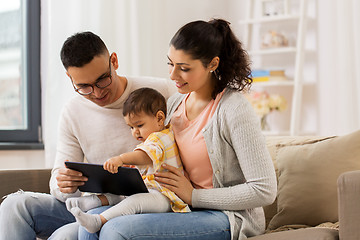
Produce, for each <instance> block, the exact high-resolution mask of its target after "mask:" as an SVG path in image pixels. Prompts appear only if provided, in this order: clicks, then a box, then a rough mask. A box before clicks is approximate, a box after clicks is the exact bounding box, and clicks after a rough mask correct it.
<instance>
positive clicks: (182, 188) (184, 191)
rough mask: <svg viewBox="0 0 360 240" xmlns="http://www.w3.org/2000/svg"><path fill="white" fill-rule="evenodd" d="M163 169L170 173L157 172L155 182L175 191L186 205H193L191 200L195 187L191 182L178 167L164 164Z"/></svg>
mask: <svg viewBox="0 0 360 240" xmlns="http://www.w3.org/2000/svg"><path fill="white" fill-rule="evenodd" d="M162 167H163V168H165V169H167V170H168V172H156V173H155V180H156V181H158V182H159V183H160V184H161V186H164V187H166V188H167V189H169V190H170V191H173V192H174V193H175V194H176V195H178V196H179V198H181V200H183V201H184V202H185V203H187V204H189V205H192V202H191V198H192V191H193V190H194V187H193V186H192V185H191V182H190V181H189V180H188V179H187V178H186V177H185V176H184V174H183V173H182V172H181V171H180V170H179V169H177V168H176V167H173V166H170V165H168V164H163V165H162Z"/></svg>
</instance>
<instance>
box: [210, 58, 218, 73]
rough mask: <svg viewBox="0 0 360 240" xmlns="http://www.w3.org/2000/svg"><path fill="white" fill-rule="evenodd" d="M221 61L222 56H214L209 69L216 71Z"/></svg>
mask: <svg viewBox="0 0 360 240" xmlns="http://www.w3.org/2000/svg"><path fill="white" fill-rule="evenodd" d="M219 62H220V58H219V57H217V56H216V57H214V58H213V59H212V60H211V62H210V63H209V70H210V71H215V70H216V69H217V68H218V67H219Z"/></svg>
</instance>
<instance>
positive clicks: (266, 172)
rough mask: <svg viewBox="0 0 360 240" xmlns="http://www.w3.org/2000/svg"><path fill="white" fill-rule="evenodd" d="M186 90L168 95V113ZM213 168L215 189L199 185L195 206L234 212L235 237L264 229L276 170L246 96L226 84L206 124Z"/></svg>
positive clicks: (195, 193) (170, 114)
mask: <svg viewBox="0 0 360 240" xmlns="http://www.w3.org/2000/svg"><path fill="white" fill-rule="evenodd" d="M185 96H186V95H184V94H179V93H177V94H175V95H173V96H172V97H170V98H169V100H168V113H169V114H168V119H167V122H169V121H170V118H171V116H172V114H173V113H174V111H175V110H176V109H177V107H178V106H179V104H180V103H181V101H182V100H183V99H184V97H185ZM203 135H204V139H205V142H206V147H207V151H208V154H209V157H210V162H211V165H212V169H213V186H214V188H213V189H195V190H194V191H193V194H192V206H193V207H196V208H207V209H217V210H221V211H223V212H224V213H225V214H226V215H227V216H228V218H229V221H230V226H231V236H232V237H231V239H239V240H243V239H246V238H248V237H251V236H255V235H258V234H261V233H263V231H264V229H265V217H264V212H263V209H262V206H266V205H269V204H271V203H272V202H273V201H274V200H275V197H276V176H275V170H274V166H273V163H272V160H271V157H270V154H269V152H268V150H267V148H266V144H265V138H264V136H263V135H262V133H261V130H260V124H259V119H258V117H257V116H256V115H255V113H254V110H253V109H252V106H251V105H250V103H249V102H248V101H247V100H246V99H245V97H244V96H243V95H242V94H241V93H240V92H237V91H233V90H230V89H226V90H225V93H224V95H223V96H222V98H221V100H220V102H219V105H218V107H217V109H216V111H215V113H214V115H213V117H212V118H211V120H210V121H209V123H208V124H207V125H206V126H205V128H204V129H203Z"/></svg>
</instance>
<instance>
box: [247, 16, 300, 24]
mask: <svg viewBox="0 0 360 240" xmlns="http://www.w3.org/2000/svg"><path fill="white" fill-rule="evenodd" d="M298 20H299V16H293V15H278V16H270V17H261V18H254V19H248V20H244V21H240V24H258V23H272V22H280V21H298Z"/></svg>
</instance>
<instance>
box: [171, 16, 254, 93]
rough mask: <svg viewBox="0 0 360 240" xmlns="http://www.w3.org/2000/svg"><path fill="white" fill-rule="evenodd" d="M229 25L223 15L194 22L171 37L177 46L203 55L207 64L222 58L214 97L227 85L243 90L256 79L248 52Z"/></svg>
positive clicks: (197, 56)
mask: <svg viewBox="0 0 360 240" xmlns="http://www.w3.org/2000/svg"><path fill="white" fill-rule="evenodd" d="M229 25H230V23H229V22H227V21H225V20H223V19H212V20H210V21H209V22H205V21H194V22H190V23H188V24H186V25H184V26H183V27H182V28H180V29H179V30H178V31H177V32H176V34H175V35H174V37H173V38H172V39H171V41H170V45H172V46H173V47H174V48H175V49H177V50H182V51H184V52H185V53H187V54H190V55H191V56H192V58H193V59H199V60H200V61H201V62H202V64H203V65H204V66H205V67H208V65H209V63H210V62H211V60H212V59H213V58H214V57H219V58H220V62H219V66H218V68H217V69H216V71H215V72H214V76H215V77H214V79H215V88H214V91H213V93H212V97H213V98H215V97H216V95H217V94H218V93H220V92H222V91H223V90H224V88H226V87H228V88H231V89H234V90H237V91H242V90H243V89H245V88H249V87H250V85H251V83H252V78H251V69H250V61H249V57H248V54H247V52H246V51H245V50H244V49H243V48H242V44H241V42H240V41H239V40H238V39H237V37H236V36H235V34H234V33H233V32H232V30H231V28H230V26H229Z"/></svg>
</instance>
